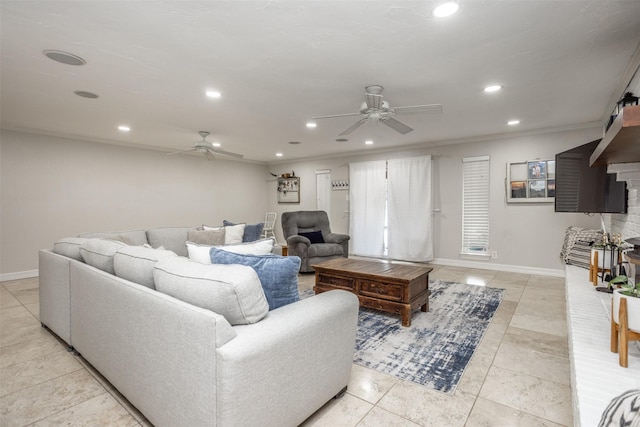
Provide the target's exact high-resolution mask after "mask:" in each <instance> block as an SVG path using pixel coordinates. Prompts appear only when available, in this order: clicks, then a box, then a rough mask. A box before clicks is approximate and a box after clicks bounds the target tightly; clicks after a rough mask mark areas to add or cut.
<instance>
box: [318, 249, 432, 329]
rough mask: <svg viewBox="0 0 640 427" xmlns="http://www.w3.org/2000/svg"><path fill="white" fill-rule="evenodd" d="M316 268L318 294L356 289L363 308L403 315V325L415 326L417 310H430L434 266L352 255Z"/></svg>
mask: <svg viewBox="0 0 640 427" xmlns="http://www.w3.org/2000/svg"><path fill="white" fill-rule="evenodd" d="M313 268H314V269H315V271H316V284H315V286H314V287H313V290H314V291H315V293H316V294H319V293H321V292H326V291H330V290H333V289H343V290H346V291H350V292H353V293H354V294H356V295H357V296H358V299H359V300H360V306H362V307H367V308H373V309H376V310H381V311H385V312H388V313H395V314H400V315H401V318H402V326H411V312H412V311H413V310H417V309H418V308H420V310H421V311H428V310H429V295H430V294H431V291H429V273H430V272H431V270H433V269H432V268H428V267H420V266H413V265H405V264H392V263H390V262H382V261H364V260H355V259H350V258H337V259H332V260H331V261H326V262H322V263H320V264H314V265H313Z"/></svg>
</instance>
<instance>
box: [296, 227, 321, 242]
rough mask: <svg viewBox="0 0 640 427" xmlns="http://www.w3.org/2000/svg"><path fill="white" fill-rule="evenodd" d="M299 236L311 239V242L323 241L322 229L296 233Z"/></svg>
mask: <svg viewBox="0 0 640 427" xmlns="http://www.w3.org/2000/svg"><path fill="white" fill-rule="evenodd" d="M298 235H299V236H304V237H306V238H307V239H309V240H310V241H311V243H324V237H322V231H320V230H318V231H309V232H307V233H298Z"/></svg>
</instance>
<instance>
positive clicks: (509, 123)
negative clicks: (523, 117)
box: [507, 120, 520, 126]
mask: <svg viewBox="0 0 640 427" xmlns="http://www.w3.org/2000/svg"><path fill="white" fill-rule="evenodd" d="M507 124H508V125H509V126H515V125H519V124H520V120H509V121H508V122H507Z"/></svg>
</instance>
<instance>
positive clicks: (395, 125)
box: [382, 117, 413, 135]
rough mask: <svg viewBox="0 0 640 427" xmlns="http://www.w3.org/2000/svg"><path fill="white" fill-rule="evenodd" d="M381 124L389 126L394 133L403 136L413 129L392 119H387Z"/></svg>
mask: <svg viewBox="0 0 640 427" xmlns="http://www.w3.org/2000/svg"><path fill="white" fill-rule="evenodd" d="M382 123H384V124H385V125H387V126H389V127H390V128H391V129H393V130H395V131H396V132H400V133H401V134H403V135H404V134H407V133H409V132H411V131H412V130H413V128H410V127H409V126H407V125H405V124H404V123H402V122H401V121H398V120H396V119H394V118H393V117H387V118H386V119H383V120H382Z"/></svg>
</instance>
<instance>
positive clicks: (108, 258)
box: [80, 238, 127, 274]
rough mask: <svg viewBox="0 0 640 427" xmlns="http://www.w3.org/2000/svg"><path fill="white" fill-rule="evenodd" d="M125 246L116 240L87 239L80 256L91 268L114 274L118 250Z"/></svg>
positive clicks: (81, 248)
mask: <svg viewBox="0 0 640 427" xmlns="http://www.w3.org/2000/svg"><path fill="white" fill-rule="evenodd" d="M125 246H127V245H126V244H124V243H122V242H119V241H116V240H108V239H97V238H96V239H87V241H86V242H84V243H83V244H82V246H80V255H82V259H83V260H84V262H85V263H87V264H89V265H90V266H93V267H96V268H99V269H100V270H102V271H106V272H107V273H111V274H114V270H113V256H114V255H115V254H116V251H117V250H118V249H121V248H123V247H125Z"/></svg>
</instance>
